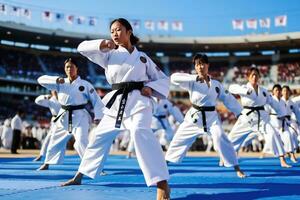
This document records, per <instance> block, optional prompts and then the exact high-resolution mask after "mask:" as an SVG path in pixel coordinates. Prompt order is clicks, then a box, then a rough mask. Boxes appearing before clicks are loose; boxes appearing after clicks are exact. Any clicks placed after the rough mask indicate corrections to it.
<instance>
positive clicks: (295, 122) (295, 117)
mask: <svg viewBox="0 0 300 200" xmlns="http://www.w3.org/2000/svg"><path fill="white" fill-rule="evenodd" d="M291 94H292V91H291V89H290V87H289V86H287V85H284V86H283V87H282V100H283V101H284V102H285V107H286V109H287V118H288V119H287V125H288V129H289V130H290V132H291V133H292V135H293V143H294V148H295V149H294V150H295V151H297V150H298V147H299V140H298V138H299V135H300V129H299V124H300V108H299V106H298V105H297V102H294V101H293V100H291V99H290V96H291Z"/></svg>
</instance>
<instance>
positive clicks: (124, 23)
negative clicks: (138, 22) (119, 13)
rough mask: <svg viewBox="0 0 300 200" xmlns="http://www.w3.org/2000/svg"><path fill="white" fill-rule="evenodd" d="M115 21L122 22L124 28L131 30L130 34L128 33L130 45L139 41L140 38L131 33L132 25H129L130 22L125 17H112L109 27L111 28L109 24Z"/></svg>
mask: <svg viewBox="0 0 300 200" xmlns="http://www.w3.org/2000/svg"><path fill="white" fill-rule="evenodd" d="M115 22H119V23H120V24H122V25H123V26H124V27H125V28H126V30H127V31H129V30H130V31H131V32H132V33H131V35H130V43H131V44H132V45H136V44H137V43H138V42H139V41H140V39H139V38H138V37H136V36H135V35H134V34H133V29H132V26H131V25H130V23H129V22H128V21H127V19H124V18H117V19H114V20H112V21H111V22H110V26H109V27H110V28H111V26H112V25H113V23H115Z"/></svg>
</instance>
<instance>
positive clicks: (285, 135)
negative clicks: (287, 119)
mask: <svg viewBox="0 0 300 200" xmlns="http://www.w3.org/2000/svg"><path fill="white" fill-rule="evenodd" d="M279 133H280V137H281V140H282V142H283V148H284V151H285V152H287V153H292V152H294V149H295V147H294V143H293V135H292V133H291V132H290V131H289V129H288V128H285V130H284V131H283V132H282V131H280V132H279Z"/></svg>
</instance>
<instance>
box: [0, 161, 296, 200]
mask: <svg viewBox="0 0 300 200" xmlns="http://www.w3.org/2000/svg"><path fill="white" fill-rule="evenodd" d="M32 159H33V158H18V159H15V158H14V159H12V158H1V159H0V200H12V199H13V200H16V199H22V200H24V199H26V200H46V199H47V200H48V199H55V200H69V199H73V200H77V199H80V200H94V199H95V200H104V199H105V200H106V199H107V200H152V199H153V200H154V199H155V197H156V188H155V187H150V188H148V187H147V186H146V185H145V181H144V178H143V175H142V173H141V171H140V169H139V166H138V163H137V161H136V159H126V158H125V156H110V157H109V158H108V160H107V162H106V165H105V171H106V172H107V174H108V175H106V176H99V177H98V178H96V179H95V180H92V179H89V178H84V179H83V185H80V186H69V187H60V186H59V184H60V183H61V182H64V181H66V180H68V179H70V178H72V177H73V175H74V174H75V172H76V170H77V167H78V165H79V162H80V160H79V157H77V156H67V157H66V159H65V163H64V164H63V165H56V166H51V167H50V169H49V170H48V171H36V169H37V168H38V167H39V165H40V164H41V163H42V162H32ZM240 164H241V167H242V169H243V170H244V171H245V172H246V173H247V175H248V178H246V179H239V178H237V177H236V174H235V172H234V171H233V169H232V168H222V167H219V166H218V159H217V158H214V157H187V158H185V159H184V161H183V162H182V163H181V164H178V165H175V164H171V165H170V166H169V169H170V174H171V179H170V186H171V188H172V193H171V197H172V199H174V200H181V199H197V200H198V199H205V200H207V199H222V200H223V199H231V200H232V199H241V200H248V199H278V200H279V199H280V200H282V199H300V164H296V165H295V164H294V167H293V168H290V169H283V168H281V167H280V166H279V161H278V159H276V158H265V159H258V158H242V159H240Z"/></svg>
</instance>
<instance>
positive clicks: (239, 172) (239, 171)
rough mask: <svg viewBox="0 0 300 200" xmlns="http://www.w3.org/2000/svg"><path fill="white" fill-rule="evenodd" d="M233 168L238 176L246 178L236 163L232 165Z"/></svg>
mask: <svg viewBox="0 0 300 200" xmlns="http://www.w3.org/2000/svg"><path fill="white" fill-rule="evenodd" d="M234 170H235V171H236V175H237V176H238V177H239V178H246V177H247V176H246V174H245V173H244V172H243V171H242V170H241V168H240V166H238V165H236V166H234Z"/></svg>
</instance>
